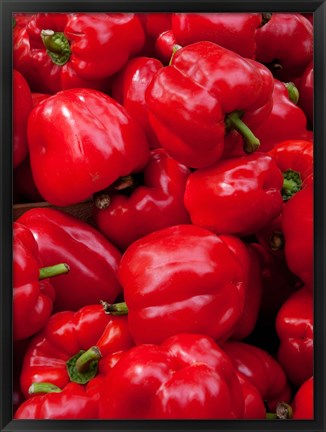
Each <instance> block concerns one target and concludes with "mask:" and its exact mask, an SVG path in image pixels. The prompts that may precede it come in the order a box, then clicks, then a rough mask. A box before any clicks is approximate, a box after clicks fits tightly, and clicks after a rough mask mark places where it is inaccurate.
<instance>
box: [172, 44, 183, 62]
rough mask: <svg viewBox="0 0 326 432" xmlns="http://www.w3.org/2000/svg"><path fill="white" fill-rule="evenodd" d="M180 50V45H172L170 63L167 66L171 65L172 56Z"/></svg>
mask: <svg viewBox="0 0 326 432" xmlns="http://www.w3.org/2000/svg"><path fill="white" fill-rule="evenodd" d="M180 48H182V46H181V45H178V44H175V45H173V48H172V54H171V58H170V61H169V66H171V64H172V60H173V57H174V54H175V53H176V52H177V51H178V50H179V49H180Z"/></svg>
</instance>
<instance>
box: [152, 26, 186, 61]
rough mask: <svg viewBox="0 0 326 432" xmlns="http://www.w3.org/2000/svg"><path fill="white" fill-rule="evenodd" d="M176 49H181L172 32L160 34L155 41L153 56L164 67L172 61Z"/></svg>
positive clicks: (167, 31)
mask: <svg viewBox="0 0 326 432" xmlns="http://www.w3.org/2000/svg"><path fill="white" fill-rule="evenodd" d="M178 48H181V46H180V45H178V44H177V41H176V39H175V36H174V34H173V32H172V30H166V31H165V32H163V33H161V34H160V35H159V36H158V38H157V39H156V41H155V55H156V57H157V58H159V59H160V60H161V62H162V63H163V64H164V65H166V66H167V65H168V64H169V62H170V60H171V59H172V55H173V54H174V51H175V50H176V49H178Z"/></svg>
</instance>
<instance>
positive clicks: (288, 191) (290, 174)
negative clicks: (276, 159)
mask: <svg viewBox="0 0 326 432" xmlns="http://www.w3.org/2000/svg"><path fill="white" fill-rule="evenodd" d="M283 178H284V180H283V188H282V191H281V193H282V198H283V201H288V200H289V199H290V198H292V197H293V195H295V194H296V193H297V192H299V191H300V190H301V187H302V180H301V176H300V173H299V172H297V171H293V170H287V171H284V172H283Z"/></svg>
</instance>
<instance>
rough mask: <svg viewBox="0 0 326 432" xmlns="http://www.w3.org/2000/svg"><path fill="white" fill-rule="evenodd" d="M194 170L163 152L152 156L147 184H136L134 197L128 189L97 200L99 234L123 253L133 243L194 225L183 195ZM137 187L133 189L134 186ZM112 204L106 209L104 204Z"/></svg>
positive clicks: (157, 150) (146, 171) (101, 195)
mask: <svg viewBox="0 0 326 432" xmlns="http://www.w3.org/2000/svg"><path fill="white" fill-rule="evenodd" d="M189 174H190V170H189V169H188V168H187V167H186V166H184V165H181V164H179V163H178V162H176V161H175V160H174V159H172V158H171V157H169V156H168V155H167V154H166V153H165V151H164V150H163V149H156V150H153V151H152V152H151V157H150V161H149V163H148V164H147V166H146V168H145V169H144V173H143V176H144V182H143V183H144V184H143V185H140V186H139V187H137V179H135V180H133V178H132V177H131V178H130V181H131V183H132V185H131V193H130V196H128V195H127V196H126V195H124V192H125V191H126V189H124V190H122V191H113V193H111V194H110V193H109V194H104V195H103V194H100V195H99V200H95V205H97V206H98V207H99V208H98V209H97V208H95V212H94V220H95V222H96V225H97V227H98V228H99V230H100V231H101V232H102V233H103V234H104V235H105V236H106V237H108V239H110V241H112V242H113V243H114V244H115V245H116V246H117V247H118V248H120V249H121V250H124V249H126V248H127V247H128V246H129V245H130V244H131V243H132V242H133V241H135V240H137V239H139V238H140V237H143V236H144V235H146V234H150V233H151V232H153V231H157V230H159V229H161V228H166V227H168V226H172V225H178V224H183V223H184V224H186V223H190V217H189V215H188V213H187V211H186V209H185V207H184V204H183V194H184V190H185V186H186V181H187V178H188V176H189ZM134 183H136V184H135V186H134V189H133V184H134ZM105 200H109V201H108V202H109V205H108V207H107V208H105V209H101V208H103V203H104V202H105Z"/></svg>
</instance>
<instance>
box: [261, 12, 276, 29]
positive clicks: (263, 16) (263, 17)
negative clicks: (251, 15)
mask: <svg viewBox="0 0 326 432" xmlns="http://www.w3.org/2000/svg"><path fill="white" fill-rule="evenodd" d="M272 15H273V14H272V12H263V13H262V14H261V24H260V26H259V27H258V28H260V27H263V26H264V25H265V24H267V23H268V22H269V21H270V20H271V19H272Z"/></svg>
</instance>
